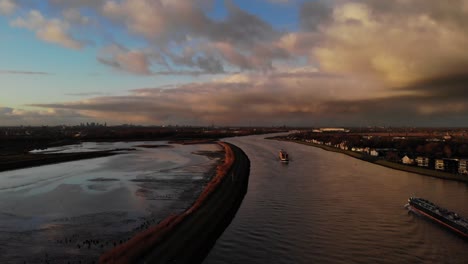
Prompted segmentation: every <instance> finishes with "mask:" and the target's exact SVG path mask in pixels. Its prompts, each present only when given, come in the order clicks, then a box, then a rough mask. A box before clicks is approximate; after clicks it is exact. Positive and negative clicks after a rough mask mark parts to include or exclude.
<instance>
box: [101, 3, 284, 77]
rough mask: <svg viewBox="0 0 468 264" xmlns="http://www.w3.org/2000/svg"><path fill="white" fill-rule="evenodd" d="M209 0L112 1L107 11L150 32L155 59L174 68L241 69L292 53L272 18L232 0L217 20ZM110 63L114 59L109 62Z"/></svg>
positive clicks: (132, 29) (262, 66)
mask: <svg viewBox="0 0 468 264" xmlns="http://www.w3.org/2000/svg"><path fill="white" fill-rule="evenodd" d="M208 2H209V1H183V0H176V1H164V0H157V1H150V0H133V1H129V0H124V1H120V2H117V1H107V2H106V3H105V4H104V6H103V7H102V12H103V14H104V15H105V16H106V17H108V18H110V19H112V20H114V21H115V22H117V23H121V24H122V25H124V26H125V27H126V28H127V29H128V30H129V31H130V32H132V33H134V34H137V35H140V36H142V37H144V38H145V39H146V40H147V41H148V42H149V43H150V45H149V47H148V48H147V50H151V53H152V54H153V56H154V57H152V59H155V58H157V61H156V62H155V64H156V65H157V66H161V67H165V68H166V69H168V70H172V68H176V67H188V68H191V69H192V70H202V71H205V72H207V73H224V71H225V67H224V65H226V64H227V65H228V66H229V67H238V68H239V69H241V70H266V69H271V68H273V66H272V64H273V61H274V60H282V59H287V58H289V54H288V53H287V52H286V50H284V49H283V48H282V47H280V46H271V45H270V43H271V42H274V41H275V40H277V39H279V38H280V37H281V35H282V33H280V32H277V31H276V30H275V29H274V28H273V27H272V26H271V25H270V24H268V23H267V22H264V21H263V20H261V19H259V18H258V17H257V16H255V15H252V14H250V13H248V12H246V11H244V10H242V9H240V8H239V7H238V6H236V5H235V4H233V3H231V2H230V1H226V8H227V11H228V14H227V16H226V17H225V18H224V19H222V20H213V19H211V18H209V17H208V16H207V15H206V14H205V10H204V7H205V6H207V5H208V4H207V3H208ZM108 65H111V64H109V63H108Z"/></svg>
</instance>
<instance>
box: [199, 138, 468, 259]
mask: <svg viewBox="0 0 468 264" xmlns="http://www.w3.org/2000/svg"><path fill="white" fill-rule="evenodd" d="M264 137H265V136H249V137H242V138H232V139H227V140H226V141H228V142H230V143H233V144H235V145H237V146H239V147H240V148H242V149H243V150H244V151H245V152H246V154H247V155H248V156H249V158H250V160H251V173H250V181H249V190H248V193H247V195H246V196H245V198H244V201H243V203H242V205H241V208H240V209H239V211H238V213H237V215H236V217H235V218H234V220H233V222H232V223H231V225H230V226H229V227H228V228H227V229H226V231H225V232H224V234H223V235H222V236H221V237H220V238H219V239H218V241H217V243H216V245H215V247H214V248H213V249H212V251H211V252H210V254H209V255H208V256H207V258H206V259H205V261H204V263H205V264H218V263H219V264H221V263H226V264H227V263H468V243H467V242H466V241H464V240H462V239H461V238H459V237H458V236H456V235H454V234H453V233H451V232H449V231H446V230H445V229H443V228H441V227H439V226H438V225H435V224H433V223H432V222H429V221H427V220H425V219H423V218H421V217H418V216H416V215H414V214H411V213H408V211H407V210H406V209H404V205H405V204H406V202H407V199H408V197H409V196H410V195H412V194H416V195H418V196H422V197H425V198H427V199H429V200H431V201H433V202H435V203H437V204H439V205H442V206H445V207H448V208H449V209H452V210H454V211H456V212H458V213H459V214H461V215H463V216H466V217H468V203H467V202H468V186H467V185H466V184H465V183H459V182H453V181H446V180H441V179H436V178H430V177H427V176H420V175H417V174H412V173H407V172H402V171H397V170H392V169H389V168H385V167H382V166H378V165H375V164H371V163H368V162H364V161H360V160H357V159H354V158H351V157H348V156H346V155H343V154H339V153H334V152H327V151H324V150H322V149H318V148H314V147H310V146H305V145H300V144H295V143H289V142H278V141H272V140H264V139H263V138H264ZM282 148H283V149H285V150H287V151H288V153H289V154H290V158H291V161H290V163H289V164H288V165H285V164H282V163H280V162H279V159H278V151H279V149H282Z"/></svg>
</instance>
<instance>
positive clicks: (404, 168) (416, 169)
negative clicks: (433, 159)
mask: <svg viewBox="0 0 468 264" xmlns="http://www.w3.org/2000/svg"><path fill="white" fill-rule="evenodd" d="M284 141H290V142H294V143H298V144H302V145H307V146H313V147H317V148H321V149H323V150H326V151H333V152H338V153H343V154H345V155H348V156H351V157H353V158H357V159H360V160H364V161H368V162H371V163H374V164H378V165H381V166H385V167H387V168H391V169H395V170H401V171H406V172H411V173H417V174H420V175H425V176H431V177H435V178H440V179H446V180H453V181H460V182H468V176H463V175H458V174H452V173H448V172H444V171H436V170H431V169H426V168H421V167H416V166H409V165H404V164H400V163H395V162H390V161H387V160H382V159H379V158H376V157H372V156H369V155H364V154H362V153H358V152H353V151H349V150H342V149H338V148H335V147H331V146H325V145H319V144H314V143H308V142H303V141H297V140H284Z"/></svg>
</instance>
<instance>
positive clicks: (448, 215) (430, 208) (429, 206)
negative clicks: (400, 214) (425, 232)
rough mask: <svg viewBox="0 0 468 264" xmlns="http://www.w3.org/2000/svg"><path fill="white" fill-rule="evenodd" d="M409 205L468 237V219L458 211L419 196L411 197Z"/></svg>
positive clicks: (412, 209)
mask: <svg viewBox="0 0 468 264" xmlns="http://www.w3.org/2000/svg"><path fill="white" fill-rule="evenodd" d="M407 207H408V208H409V209H410V210H411V211H413V212H416V213H419V214H421V215H424V216H426V217H428V218H429V219H431V220H432V221H434V222H436V223H438V224H441V225H443V226H444V227H446V228H448V229H450V230H452V231H454V232H456V233H457V234H459V235H461V236H462V237H464V238H468V219H466V218H463V217H461V216H459V215H458V214H457V213H454V212H451V211H449V210H447V209H445V208H442V207H440V206H437V205H435V204H434V203H432V202H430V201H428V200H426V199H423V198H417V197H410V198H409V199H408V204H407Z"/></svg>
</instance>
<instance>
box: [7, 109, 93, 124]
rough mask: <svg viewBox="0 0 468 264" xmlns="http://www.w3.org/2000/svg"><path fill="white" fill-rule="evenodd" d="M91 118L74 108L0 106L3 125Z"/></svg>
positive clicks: (77, 122) (49, 122) (61, 122)
mask: <svg viewBox="0 0 468 264" xmlns="http://www.w3.org/2000/svg"><path fill="white" fill-rule="evenodd" d="M89 120H90V119H89V117H86V116H83V115H81V114H79V113H77V112H76V111H73V110H66V109H51V108H44V109H42V110H24V109H19V108H11V107H2V106H0V124H2V126H20V125H32V126H34V125H35V126H41V125H44V124H47V125H63V124H79V123H80V122H83V121H84V122H86V121H89Z"/></svg>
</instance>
